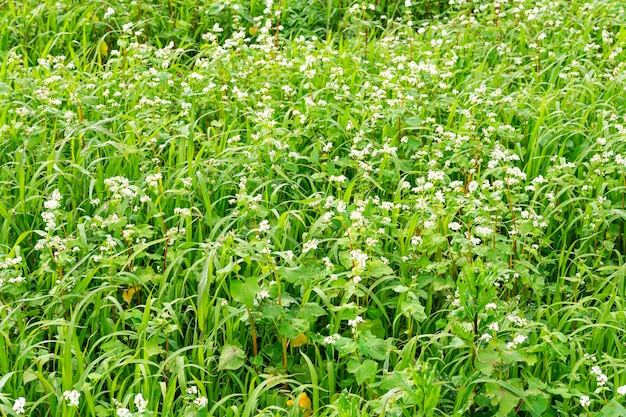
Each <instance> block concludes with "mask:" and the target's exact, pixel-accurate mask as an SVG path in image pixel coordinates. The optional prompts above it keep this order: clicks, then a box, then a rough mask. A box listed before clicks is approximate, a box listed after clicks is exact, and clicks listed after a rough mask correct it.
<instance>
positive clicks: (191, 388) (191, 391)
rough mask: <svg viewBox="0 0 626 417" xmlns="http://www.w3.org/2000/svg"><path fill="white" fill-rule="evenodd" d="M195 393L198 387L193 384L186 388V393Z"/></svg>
mask: <svg viewBox="0 0 626 417" xmlns="http://www.w3.org/2000/svg"><path fill="white" fill-rule="evenodd" d="M197 393H198V387H196V386H195V385H192V386H190V387H189V388H187V394H189V395H196V394H197Z"/></svg>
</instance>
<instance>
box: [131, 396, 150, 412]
mask: <svg viewBox="0 0 626 417" xmlns="http://www.w3.org/2000/svg"><path fill="white" fill-rule="evenodd" d="M134 402H135V407H137V411H139V412H140V413H143V412H144V411H146V407H147V406H148V401H146V400H145V399H144V398H143V395H142V394H141V393H139V394H137V395H135V399H134Z"/></svg>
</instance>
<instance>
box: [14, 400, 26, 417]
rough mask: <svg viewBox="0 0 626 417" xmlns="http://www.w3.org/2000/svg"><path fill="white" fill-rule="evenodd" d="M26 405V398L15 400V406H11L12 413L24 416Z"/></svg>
mask: <svg viewBox="0 0 626 417" xmlns="http://www.w3.org/2000/svg"><path fill="white" fill-rule="evenodd" d="M25 405H26V398H24V397H20V398H18V399H17V400H15V404H13V411H15V412H16V413H17V414H24V406H25Z"/></svg>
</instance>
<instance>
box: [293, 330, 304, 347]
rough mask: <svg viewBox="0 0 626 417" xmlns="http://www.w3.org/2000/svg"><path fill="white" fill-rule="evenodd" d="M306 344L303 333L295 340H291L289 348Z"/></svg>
mask: <svg viewBox="0 0 626 417" xmlns="http://www.w3.org/2000/svg"><path fill="white" fill-rule="evenodd" d="M307 342H308V339H307V338H306V335H305V334H304V333H300V334H299V335H298V336H296V338H295V339H291V346H293V347H298V346H302V345H306V343H307Z"/></svg>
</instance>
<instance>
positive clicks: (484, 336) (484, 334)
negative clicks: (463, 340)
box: [479, 333, 493, 342]
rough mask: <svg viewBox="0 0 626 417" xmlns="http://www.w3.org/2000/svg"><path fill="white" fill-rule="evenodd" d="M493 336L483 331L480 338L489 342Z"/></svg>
mask: <svg viewBox="0 0 626 417" xmlns="http://www.w3.org/2000/svg"><path fill="white" fill-rule="evenodd" d="M492 337H493V336H491V335H490V334H489V333H483V335H482V336H480V339H479V340H484V341H486V342H489V341H490V340H491V338H492Z"/></svg>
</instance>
